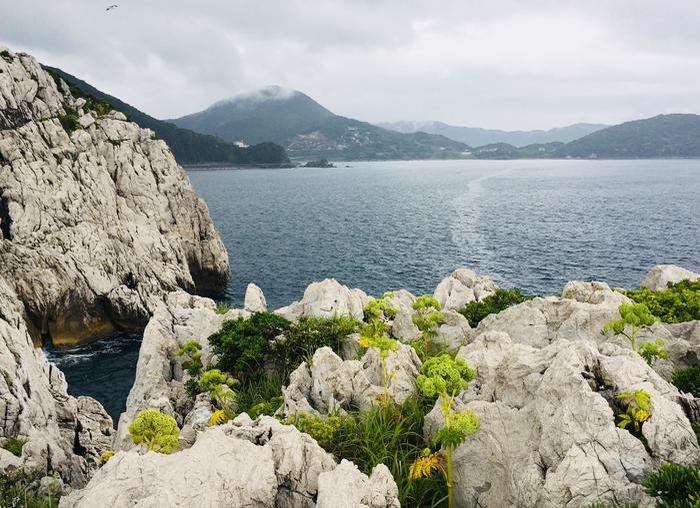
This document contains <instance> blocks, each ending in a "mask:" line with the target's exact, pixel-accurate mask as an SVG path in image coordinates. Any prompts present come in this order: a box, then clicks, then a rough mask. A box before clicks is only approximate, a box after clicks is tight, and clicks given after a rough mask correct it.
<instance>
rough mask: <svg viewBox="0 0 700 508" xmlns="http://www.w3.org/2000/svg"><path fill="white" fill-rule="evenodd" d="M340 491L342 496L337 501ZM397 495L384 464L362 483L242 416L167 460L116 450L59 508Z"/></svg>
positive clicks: (376, 502) (296, 437) (330, 504)
mask: <svg viewBox="0 0 700 508" xmlns="http://www.w3.org/2000/svg"><path fill="white" fill-rule="evenodd" d="M193 478H194V479H196V481H192V479H193ZM341 493H345V494H347V497H346V498H339V497H338V495H339V494H341ZM397 497H398V490H397V488H396V484H395V483H394V481H393V479H392V478H391V474H389V472H388V470H387V469H386V468H385V467H382V466H378V467H376V468H375V470H374V471H373V473H372V475H371V476H370V477H369V478H367V476H365V475H363V474H362V473H360V472H359V471H357V470H356V469H354V466H353V465H352V463H347V462H343V463H342V464H341V465H340V466H337V465H336V463H335V461H334V460H333V457H332V456H331V455H330V454H328V453H326V452H325V451H324V450H323V449H322V448H321V447H320V446H319V445H318V444H317V443H316V441H315V440H313V439H312V438H310V437H309V436H307V435H306V434H302V433H301V432H299V431H298V430H297V429H296V428H295V427H293V426H289V425H282V424H281V423H280V422H278V421H277V420H275V419H274V418H270V417H260V418H258V419H257V420H256V421H254V422H253V421H252V420H250V418H248V417H247V415H245V414H243V415H241V416H239V417H238V418H236V419H235V420H234V421H232V422H229V423H228V424H226V425H224V426H220V427H214V428H211V429H208V430H207V431H205V432H202V433H200V434H199V435H198V437H197V440H196V442H195V443H194V445H193V446H192V447H191V448H189V449H186V450H183V451H181V452H178V453H174V454H172V455H159V454H156V453H153V452H149V453H146V454H141V453H139V451H138V450H131V451H128V452H119V453H117V454H116V455H115V456H114V457H112V458H111V459H110V460H109V462H108V463H107V464H106V465H105V466H104V467H103V468H102V469H100V471H98V473H97V474H96V475H95V476H94V478H93V479H92V480H91V481H90V483H89V484H88V486H87V487H86V488H85V489H83V490H80V491H77V492H74V493H73V494H71V495H69V496H67V497H64V498H63V499H61V504H60V506H61V507H85V508H87V507H93V506H98V505H100V506H102V505H104V506H114V507H116V508H118V507H127V506H134V505H135V504H138V505H139V506H249V507H260V508H263V507H271V506H276V507H279V508H297V507H299V508H307V507H308V508H310V507H313V506H318V507H323V508H337V507H339V506H348V507H350V506H352V507H355V506H367V507H370V508H383V507H397V506H399V505H398V499H397ZM354 500H357V501H358V502H359V501H361V502H363V503H364V504H362V505H360V504H356V503H355V502H354Z"/></svg>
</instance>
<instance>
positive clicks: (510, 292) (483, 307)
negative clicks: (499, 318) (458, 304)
mask: <svg viewBox="0 0 700 508" xmlns="http://www.w3.org/2000/svg"><path fill="white" fill-rule="evenodd" d="M531 298H532V297H531V296H525V295H523V294H522V293H521V292H520V291H519V290H518V289H500V288H499V289H496V293H495V294H493V295H490V296H487V297H486V298H484V299H482V300H481V301H478V302H477V301H473V302H469V303H468V304H466V305H465V306H464V307H463V308H462V309H460V311H459V313H460V314H462V315H463V316H464V317H465V318H467V321H469V326H471V327H472V328H476V327H477V326H478V325H479V323H480V322H481V320H482V319H484V318H485V317H486V316H488V315H489V314H498V313H499V312H501V311H502V310H505V309H507V308H508V307H510V306H512V305H517V304H519V303H523V302H524V301H526V300H530V299H531Z"/></svg>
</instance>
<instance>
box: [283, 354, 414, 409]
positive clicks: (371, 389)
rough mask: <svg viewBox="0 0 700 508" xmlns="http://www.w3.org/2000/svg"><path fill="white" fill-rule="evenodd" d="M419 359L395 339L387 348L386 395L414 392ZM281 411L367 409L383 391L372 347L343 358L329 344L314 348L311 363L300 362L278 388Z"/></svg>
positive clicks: (395, 396)
mask: <svg viewBox="0 0 700 508" xmlns="http://www.w3.org/2000/svg"><path fill="white" fill-rule="evenodd" d="M420 367H421V362H420V360H419V359H418V357H417V356H416V353H415V351H414V350H413V348H412V347H410V346H407V345H405V344H401V343H399V347H398V350H397V351H395V352H390V353H389V356H388V357H387V359H386V368H387V373H388V376H389V377H390V381H389V383H388V386H387V395H389V396H390V397H392V398H393V399H394V400H396V401H397V402H399V403H401V402H403V401H405V400H406V399H407V398H408V397H409V396H411V394H413V393H414V392H415V384H414V380H415V377H416V376H417V375H418V373H419V371H420ZM282 392H283V397H284V413H285V414H286V415H293V414H296V413H300V412H303V413H314V414H330V413H333V412H336V411H340V412H344V411H346V410H348V409H350V408H351V407H360V408H362V409H365V410H366V409H369V408H370V407H371V405H372V404H375V403H376V401H377V400H378V398H380V397H382V396H383V394H384V374H383V370H382V366H381V364H380V361H379V354H378V352H377V351H376V350H374V349H370V350H368V351H367V352H366V353H365V355H364V357H363V358H362V360H345V361H344V360H343V359H342V358H340V357H339V356H338V355H336V354H335V353H334V352H333V350H332V349H331V348H329V347H323V348H320V349H318V350H316V353H315V354H314V356H313V358H312V361H311V366H310V367H309V365H307V364H306V363H302V364H301V365H300V366H299V367H298V368H297V369H296V370H295V371H294V372H292V374H291V375H290V378H289V385H288V386H287V387H285V388H283V390H282Z"/></svg>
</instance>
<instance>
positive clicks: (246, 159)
mask: <svg viewBox="0 0 700 508" xmlns="http://www.w3.org/2000/svg"><path fill="white" fill-rule="evenodd" d="M44 68H45V69H46V70H47V71H49V72H50V73H51V74H53V75H54V76H57V77H60V78H61V79H63V80H64V81H65V82H66V83H67V84H68V85H69V86H70V87H71V88H72V89H73V90H74V91H79V92H80V94H82V95H88V96H92V97H95V98H96V99H99V100H103V101H107V102H109V103H110V105H111V106H112V107H113V108H114V109H116V110H118V111H121V112H122V113H124V114H126V115H127V117H128V118H129V119H130V120H131V121H132V122H135V123H136V124H138V125H139V126H140V127H142V128H147V129H151V130H152V131H153V132H155V134H156V136H158V137H159V138H161V139H163V140H164V141H165V142H166V143H167V144H168V146H169V147H170V150H172V152H173V155H174V156H175V159H176V160H177V161H178V162H179V163H180V164H200V163H231V164H243V165H257V164H263V165H264V164H273V165H274V164H283V163H286V162H288V158H287V154H286V152H285V151H284V148H282V147H281V146H279V145H276V144H274V143H270V142H265V143H260V144H257V145H253V146H250V147H248V148H243V147H239V146H236V145H234V144H233V143H230V142H228V141H224V140H222V139H220V138H217V137H215V136H211V135H206V134H200V133H198V132H193V131H191V130H188V129H183V128H180V127H178V126H177V125H174V124H172V123H169V122H165V121H162V120H158V119H156V118H153V117H152V116H149V115H147V114H146V113H143V112H142V111H139V110H138V109H136V108H135V107H133V106H131V105H129V104H127V103H125V102H123V101H122V100H120V99H118V98H116V97H114V96H112V95H109V94H106V93H104V92H102V91H100V90H98V89H97V88H95V87H94V86H92V85H90V84H89V83H86V82H85V81H83V80H81V79H79V78H76V77H75V76H73V75H71V74H68V73H67V72H64V71H62V70H61V69H57V68H55V67H48V66H45V67H44Z"/></svg>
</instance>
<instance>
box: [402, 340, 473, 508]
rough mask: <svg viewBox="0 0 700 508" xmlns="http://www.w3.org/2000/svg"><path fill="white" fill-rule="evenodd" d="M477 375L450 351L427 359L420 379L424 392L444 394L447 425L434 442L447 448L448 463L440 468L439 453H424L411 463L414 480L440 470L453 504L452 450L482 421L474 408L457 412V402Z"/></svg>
mask: <svg viewBox="0 0 700 508" xmlns="http://www.w3.org/2000/svg"><path fill="white" fill-rule="evenodd" d="M475 377H476V371H474V370H473V369H471V368H470V367H469V365H467V362H465V361H464V360H462V359H461V358H452V357H451V356H450V355H449V354H446V353H445V354H442V355H440V356H436V357H432V358H429V359H428V360H426V362H425V363H424V364H423V367H422V368H421V373H420V374H419V375H418V378H417V379H416V383H417V385H418V388H419V390H420V391H421V393H422V394H423V395H424V396H426V397H440V411H441V412H442V414H443V416H444V417H445V425H444V427H443V428H441V429H440V430H439V431H438V432H437V433H436V434H435V438H434V440H433V441H434V444H435V445H436V446H440V447H441V448H442V449H444V450H445V457H444V460H445V466H444V467H442V466H441V467H438V466H437V462H436V461H437V460H438V459H439V458H441V454H439V453H429V452H428V453H424V454H423V456H421V457H419V458H418V459H417V460H416V461H415V462H414V463H413V465H412V466H411V468H410V470H409V475H410V477H411V479H417V478H420V477H422V476H428V475H430V474H432V472H433V471H436V470H439V471H441V472H442V473H443V474H444V475H445V480H446V481H447V502H448V506H449V507H450V508H452V506H453V494H452V492H453V483H452V451H453V450H454V448H456V447H457V446H459V445H460V444H462V443H463V442H464V441H466V440H467V439H469V438H470V437H471V436H473V435H474V434H476V433H477V431H478V430H479V427H480V425H481V422H480V421H479V418H478V417H477V416H476V415H475V414H474V413H473V412H472V411H470V410H465V411H460V412H457V411H455V410H454V407H453V406H454V401H455V398H456V397H457V395H459V393H460V392H462V391H463V390H465V389H466V388H467V386H468V385H469V382H470V381H471V380H473V379H474V378H475Z"/></svg>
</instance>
